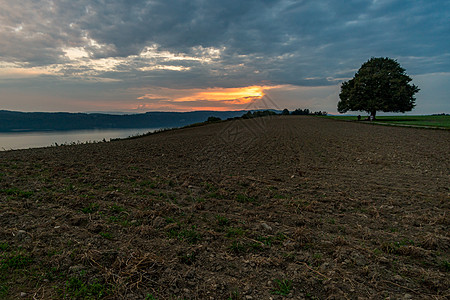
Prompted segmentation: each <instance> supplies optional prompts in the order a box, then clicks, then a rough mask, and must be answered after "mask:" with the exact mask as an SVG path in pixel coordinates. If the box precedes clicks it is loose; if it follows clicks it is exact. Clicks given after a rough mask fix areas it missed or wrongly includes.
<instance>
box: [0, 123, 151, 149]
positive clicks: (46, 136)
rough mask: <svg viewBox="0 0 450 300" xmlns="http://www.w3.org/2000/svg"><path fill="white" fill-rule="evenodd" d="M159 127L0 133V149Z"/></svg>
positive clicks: (89, 139) (110, 136)
mask: <svg viewBox="0 0 450 300" xmlns="http://www.w3.org/2000/svg"><path fill="white" fill-rule="evenodd" d="M158 129H159V128H137V129H136V128H134V129H101V130H100V129H99V130H76V131H49V132H15V133H0V151H5V150H12V149H14V150H16V149H27V148H38V147H48V146H52V145H55V143H56V144H58V145H61V144H71V143H85V142H98V141H102V140H103V139H105V140H106V141H109V140H111V139H115V138H126V137H130V136H135V135H140V134H144V133H147V132H153V131H155V130H158Z"/></svg>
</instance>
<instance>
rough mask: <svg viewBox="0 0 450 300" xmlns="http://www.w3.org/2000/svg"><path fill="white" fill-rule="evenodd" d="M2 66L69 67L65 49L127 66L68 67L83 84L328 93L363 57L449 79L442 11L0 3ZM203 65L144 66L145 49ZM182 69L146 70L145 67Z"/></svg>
mask: <svg viewBox="0 0 450 300" xmlns="http://www.w3.org/2000/svg"><path fill="white" fill-rule="evenodd" d="M0 4H1V7H2V9H1V11H0V18H1V19H0V20H1V25H0V39H1V42H0V61H3V62H14V63H19V64H20V63H24V64H25V66H45V65H51V64H61V63H64V62H69V59H68V58H67V56H65V52H64V49H67V48H71V47H82V48H84V49H85V50H86V51H87V53H88V54H89V58H90V59H101V58H110V57H112V58H115V59H118V58H130V57H134V58H132V59H130V60H127V61H123V62H121V63H117V64H116V65H115V66H114V68H113V70H107V71H102V70H100V71H95V66H92V65H89V64H88V65H84V66H82V67H79V69H77V68H78V67H76V66H66V67H64V68H63V70H62V72H63V73H64V75H65V76H72V75H73V74H76V73H77V72H79V73H80V74H86V72H87V71H89V68H92V69H93V72H92V76H99V77H107V78H113V79H121V80H134V81H135V82H136V81H137V82H143V81H145V82H147V83H148V82H149V83H151V84H155V85H164V86H172V87H174V86H184V87H186V86H189V85H195V86H198V85H199V84H201V85H203V86H210V85H213V86H232V85H235V84H238V85H248V84H256V83H258V82H259V83H260V82H262V81H270V82H272V83H273V84H295V85H330V84H336V81H335V80H334V79H336V78H337V79H339V78H342V77H344V78H345V77H349V76H352V74H353V73H354V71H355V70H354V69H355V68H358V67H359V66H360V65H361V63H362V62H364V61H366V60H367V59H368V58H370V57H371V56H389V57H393V58H398V59H399V60H400V63H402V65H404V66H405V68H406V69H407V70H408V71H409V72H414V73H416V74H421V73H427V72H442V71H447V70H448V69H449V64H450V63H449V61H450V60H449V59H448V55H449V52H448V49H450V44H449V43H450V42H449V40H450V38H449V34H448V33H449V32H450V21H449V20H450V13H449V12H450V4H449V2H448V1H395V0H393V1H388V0H378V1H368V0H367V1H364V0H353V1H332V0H329V1H306V0H305V1H289V0H273V1H268V0H267V1H256V0H246V1H242V0H228V1H217V0H178V1H167V0H152V1H144V0H140V1H139V0H136V1H127V0H115V1H106V0H104V1H100V0H96V1H91V0H90V1H88V0H79V1H68V0H63V1H50V0H47V1H44V0H40V1H31V0H29V1H5V0H0ZM152 46H154V47H157V48H156V49H157V51H169V52H170V53H173V54H176V55H179V54H183V55H186V56H192V57H200V56H201V54H200V52H201V51H202V50H201V49H208V48H214V49H220V53H219V55H218V56H217V57H215V58H213V59H210V60H208V61H206V62H205V61H200V60H189V59H185V60H176V59H173V60H171V61H167V60H164V59H160V58H154V59H151V58H147V59H142V58H141V57H139V54H140V53H141V52H142V51H143V50H144V49H145V48H146V47H152ZM151 63H153V64H159V65H165V66H180V67H184V68H186V69H184V71H181V72H176V71H173V70H167V69H166V70H164V69H163V68H160V69H153V70H149V69H147V71H142V67H145V66H147V65H149V64H151Z"/></svg>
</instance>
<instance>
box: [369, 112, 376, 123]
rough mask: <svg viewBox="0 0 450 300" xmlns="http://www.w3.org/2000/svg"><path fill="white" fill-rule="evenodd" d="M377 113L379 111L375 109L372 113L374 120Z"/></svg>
mask: <svg viewBox="0 0 450 300" xmlns="http://www.w3.org/2000/svg"><path fill="white" fill-rule="evenodd" d="M376 114H377V111H376V110H375V111H373V112H372V113H371V114H370V116H371V119H372V121H373V120H375V115H376Z"/></svg>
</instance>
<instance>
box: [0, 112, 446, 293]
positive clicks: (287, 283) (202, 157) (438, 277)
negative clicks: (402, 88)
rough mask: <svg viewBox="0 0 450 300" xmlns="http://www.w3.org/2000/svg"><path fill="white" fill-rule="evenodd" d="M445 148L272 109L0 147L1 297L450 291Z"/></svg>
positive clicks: (418, 137) (442, 139) (420, 135)
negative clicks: (157, 129)
mask: <svg viewBox="0 0 450 300" xmlns="http://www.w3.org/2000/svg"><path fill="white" fill-rule="evenodd" d="M449 149H450V132H448V131H440V130H426V129H416V128H398V127H385V126H369V125H366V124H359V123H354V122H343V121H336V120H330V119H324V118H318V117H305V116H285V117H282V116H276V117H266V118H257V119H249V120H235V121H227V122H220V123H217V124H210V125H206V126H201V127H195V128H185V129H179V130H173V131H167V132H162V133H158V134H152V135H149V136H146V137H141V138H136V139H129V140H122V141H115V142H110V143H98V144H84V145H74V146H60V147H50V148H42V149H30V150H20V151H8V152H0V298H4V299H17V298H22V299H62V298H65V299H100V298H102V299H103V298H104V299H283V298H293V299H449V297H450V290H449V287H450V276H449V271H450V252H449V249H450V236H449V224H450V218H449V212H450V210H449V208H450V201H449V200H450V189H449V187H450V171H449V170H450V155H449Z"/></svg>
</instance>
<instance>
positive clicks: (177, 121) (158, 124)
mask: <svg viewBox="0 0 450 300" xmlns="http://www.w3.org/2000/svg"><path fill="white" fill-rule="evenodd" d="M243 113H246V111H223V112H219V111H194V112H148V113H142V114H124V115H112V114H101V113H63V112H58V113H46V112H30V113H29V112H16V111H6V110H0V132H20V131H57V130H61V131H62V130H85V129H114V128H174V127H183V126H186V125H190V124H193V123H198V122H203V121H204V120H206V119H207V118H208V117H210V116H214V117H216V118H220V119H228V118H234V117H239V116H242V114H243Z"/></svg>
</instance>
